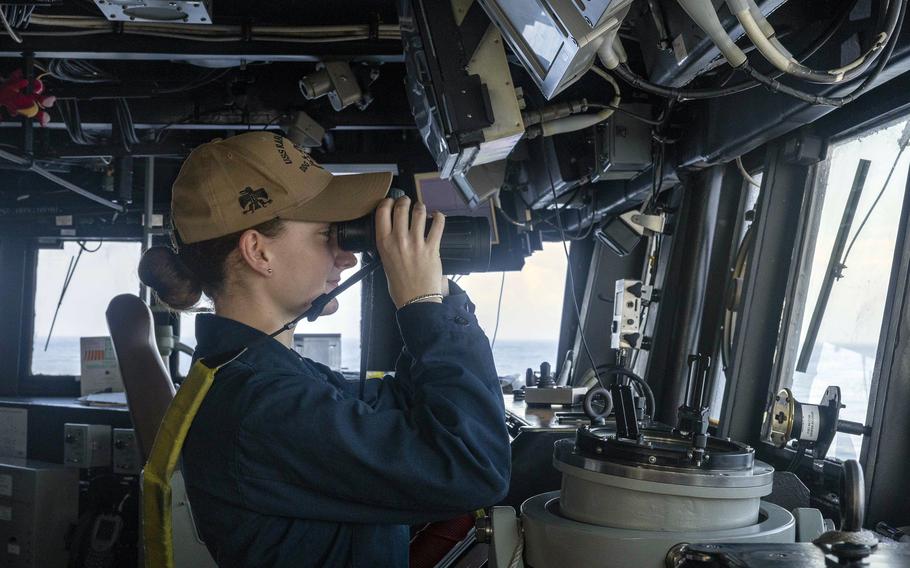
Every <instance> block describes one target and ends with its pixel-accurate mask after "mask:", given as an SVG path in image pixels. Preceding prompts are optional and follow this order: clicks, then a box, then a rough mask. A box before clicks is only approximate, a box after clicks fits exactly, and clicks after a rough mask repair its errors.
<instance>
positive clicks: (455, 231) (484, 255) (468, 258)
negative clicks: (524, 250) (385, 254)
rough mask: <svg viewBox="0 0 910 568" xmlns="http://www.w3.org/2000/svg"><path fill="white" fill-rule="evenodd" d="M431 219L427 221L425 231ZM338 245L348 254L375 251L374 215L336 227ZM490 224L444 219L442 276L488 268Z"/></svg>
mask: <svg viewBox="0 0 910 568" xmlns="http://www.w3.org/2000/svg"><path fill="white" fill-rule="evenodd" d="M431 224H432V220H431V219H427V231H428V232H429V230H430V225H431ZM336 229H337V234H338V246H339V247H341V248H342V249H343V250H346V251H350V252H369V251H375V250H376V224H375V217H374V214H372V213H371V214H369V215H367V216H365V217H361V218H359V219H354V220H353V221H343V222H341V223H337V224H336ZM490 246H491V240H490V222H489V221H488V220H487V218H486V217H467V216H457V215H453V216H452V217H446V225H445V230H444V231H443V233H442V241H441V242H440V244H439V256H440V257H441V258H442V271H443V272H444V273H445V274H467V273H469V272H481V271H484V270H487V269H488V268H489V267H490Z"/></svg>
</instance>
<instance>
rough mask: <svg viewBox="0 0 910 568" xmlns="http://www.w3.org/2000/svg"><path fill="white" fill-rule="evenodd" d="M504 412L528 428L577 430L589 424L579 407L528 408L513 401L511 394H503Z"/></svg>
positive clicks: (521, 403) (525, 404) (524, 403)
mask: <svg viewBox="0 0 910 568" xmlns="http://www.w3.org/2000/svg"><path fill="white" fill-rule="evenodd" d="M502 396H503V399H504V401H505V406H506V412H508V413H509V414H511V415H512V416H514V417H515V418H517V419H518V420H520V421H522V422H524V423H525V424H526V427H529V428H571V429H575V428H578V427H579V426H580V425H583V424H590V423H591V422H590V421H589V420H588V418H587V417H586V416H585V415H584V413H583V412H582V410H581V407H580V406H573V407H570V408H569V407H563V406H560V405H554V406H542V407H541V406H528V404H527V403H526V402H525V401H524V400H515V397H513V396H512V394H511V393H507V394H503V395H502Z"/></svg>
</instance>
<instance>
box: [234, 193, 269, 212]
mask: <svg viewBox="0 0 910 568" xmlns="http://www.w3.org/2000/svg"><path fill="white" fill-rule="evenodd" d="M237 201H239V202H240V208H241V209H243V214H244V215H246V214H247V213H252V212H253V211H255V210H257V209H262V208H264V207H266V206H267V205H268V204H269V203H271V202H272V200H271V198H269V194H268V193H267V192H266V191H265V188H263V187H260V188H259V189H253V188H252V187H245V188H244V189H243V190H242V191H241V192H240V196H239V198H238V199H237Z"/></svg>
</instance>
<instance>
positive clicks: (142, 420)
mask: <svg viewBox="0 0 910 568" xmlns="http://www.w3.org/2000/svg"><path fill="white" fill-rule="evenodd" d="M105 315H106V316H107V326H108V329H110V332H111V339H112V340H113V343H114V351H115V352H116V353H117V361H118V362H119V365H120V375H121V376H122V377H123V387H124V389H125V390H126V399H127V403H128V405H129V410H130V417H131V418H132V420H133V427H134V428H135V429H136V441H137V444H138V446H139V451H140V453H141V454H142V462H143V463H145V462H146V461H148V457H149V452H151V450H152V444H154V443H155V434H156V433H157V432H158V426H159V425H160V424H161V420H162V419H163V418H164V414H165V412H167V407H168V405H169V404H170V403H171V400H172V399H173V398H174V393H175V390H174V384H173V383H172V382H171V378H170V375H169V374H168V371H167V367H165V365H164V361H163V360H162V359H161V354H160V353H159V352H158V345H157V343H156V342H155V324H154V320H153V319H152V312H151V310H149V307H148V306H147V305H146V304H145V302H143V301H142V300H141V299H139V297H138V296H134V295H132V294H121V295H119V296H117V297H115V298H114V299H113V300H111V303H110V304H108V307H107V312H106V313H105Z"/></svg>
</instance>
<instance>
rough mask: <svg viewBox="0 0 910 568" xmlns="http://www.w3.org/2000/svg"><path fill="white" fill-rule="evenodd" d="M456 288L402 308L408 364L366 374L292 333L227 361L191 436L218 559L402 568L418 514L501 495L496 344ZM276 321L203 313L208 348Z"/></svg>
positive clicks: (201, 342)
mask: <svg viewBox="0 0 910 568" xmlns="http://www.w3.org/2000/svg"><path fill="white" fill-rule="evenodd" d="M473 312H474V306H473V304H472V303H471V302H470V301H469V300H468V298H467V296H466V295H465V293H464V292H463V291H462V290H461V289H459V288H458V287H457V286H455V285H452V294H451V295H450V296H448V297H447V298H445V300H444V301H443V303H442V304H438V303H415V304H412V305H410V306H406V307H404V308H402V309H400V310H398V313H397V319H398V326H399V328H400V330H401V334H402V338H403V339H404V345H405V347H404V349H403V350H402V353H401V356H400V357H399V359H398V364H397V368H396V373H395V377H394V378H393V377H386V378H384V379H382V380H378V379H373V380H369V381H367V386H368V388H367V395H366V396H365V400H364V401H361V400H359V399H358V385H357V383H352V382H349V381H346V380H345V379H344V377H343V376H342V375H340V374H338V373H335V372H333V371H331V370H330V369H329V368H328V367H326V366H325V365H321V364H318V363H315V362H313V361H310V360H309V359H305V358H302V357H300V356H298V355H297V354H296V353H295V352H293V351H291V350H290V349H288V348H286V347H285V346H284V345H282V344H281V343H279V342H278V341H274V340H273V341H264V342H259V343H258V344H256V345H255V346H254V347H253V348H251V349H250V350H248V351H247V352H246V353H244V354H243V355H242V356H241V357H239V358H238V359H236V360H235V361H233V362H231V363H229V364H228V365H226V366H224V367H223V368H221V369H220V370H219V371H218V373H217V374H216V375H215V382H214V384H213V385H212V387H211V390H210V391H209V393H208V395H207V396H206V398H205V400H204V401H203V403H202V406H201V408H200V409H199V412H198V414H197V415H196V418H195V420H194V422H193V425H192V428H191V429H190V431H189V435H188V436H187V439H186V443H185V445H184V449H183V471H184V477H185V479H186V484H187V491H188V495H189V499H190V503H191V506H192V508H193V513H194V517H195V518H196V522H197V525H198V528H199V530H200V532H201V536H202V537H203V539H204V540H205V543H206V545H207V547H208V548H209V551H210V552H211V553H212V555H213V556H214V558H215V560H216V561H217V562H218V564H219V566H221V567H222V568H224V567H228V566H230V567H233V566H238V567H239V566H242V567H252V566H270V567H272V566H274V567H278V566H281V567H284V566H288V567H291V566H293V567H304V566H320V567H321V566H354V567H362V566H370V567H372V566H396V567H404V566H407V563H408V541H409V529H408V526H407V525H409V524H416V523H421V522H429V521H434V520H442V519H447V518H453V517H456V516H459V515H461V514H464V513H466V512H469V511H472V510H474V509H478V508H480V507H484V506H489V505H492V504H495V503H496V502H498V501H499V500H501V499H502V498H503V497H504V496H505V494H506V492H507V490H508V485H509V476H510V468H511V463H510V462H511V459H510V449H509V437H508V434H507V431H506V427H505V421H504V409H503V401H502V394H501V390H500V387H499V382H498V379H497V375H496V369H495V367H494V365H493V356H492V353H491V352H490V345H489V342H488V340H487V338H486V336H485V335H484V333H483V331H481V329H480V327H479V326H478V325H477V319H476V318H475V316H474V313H473ZM262 335H263V334H262V332H260V331H258V330H256V329H253V328H251V327H248V326H246V325H244V324H241V323H239V322H237V321H234V320H230V319H226V318H222V317H218V316H214V315H200V316H198V317H197V318H196V337H197V342H198V345H197V348H196V356H197V357H206V356H209V355H213V354H216V353H222V352H225V351H229V350H232V349H235V348H238V347H240V346H243V345H247V344H249V343H251V342H252V341H253V340H255V339H257V338H259V337H261V336H262Z"/></svg>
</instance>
